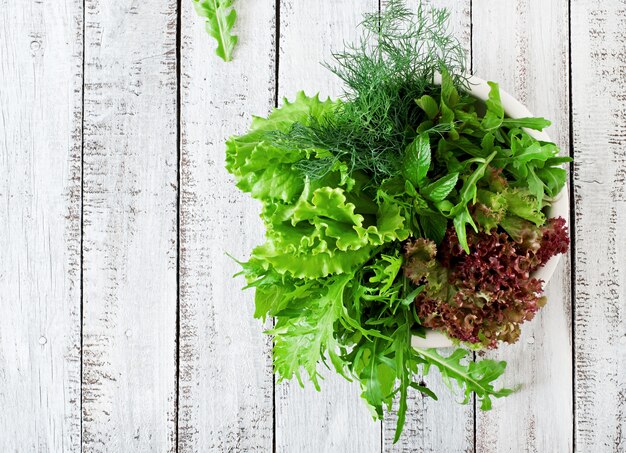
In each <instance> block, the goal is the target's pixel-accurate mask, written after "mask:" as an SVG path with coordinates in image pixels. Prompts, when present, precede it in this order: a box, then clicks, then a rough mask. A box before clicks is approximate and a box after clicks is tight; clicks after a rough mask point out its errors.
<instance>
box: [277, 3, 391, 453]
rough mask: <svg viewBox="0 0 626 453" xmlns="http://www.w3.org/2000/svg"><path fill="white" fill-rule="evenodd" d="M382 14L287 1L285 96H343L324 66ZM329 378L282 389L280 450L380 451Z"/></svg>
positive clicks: (369, 427) (373, 433) (362, 413)
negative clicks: (369, 18)
mask: <svg viewBox="0 0 626 453" xmlns="http://www.w3.org/2000/svg"><path fill="white" fill-rule="evenodd" d="M377 10H378V2H377V1H375V0H367V1H363V0H324V1H313V2H309V1H282V2H281V8H280V54H279V79H278V89H279V95H280V98H281V99H282V98H283V97H288V98H289V99H293V98H294V96H295V94H296V92H297V91H299V90H305V92H306V93H307V94H309V95H312V94H315V93H317V92H320V93H321V95H322V96H338V95H340V94H341V92H342V91H341V90H342V87H341V84H340V82H339V80H338V79H337V78H336V77H335V76H333V75H332V74H331V73H330V72H329V71H327V70H326V69H324V68H323V67H322V66H321V64H320V62H321V61H323V60H329V59H330V54H331V52H332V51H333V50H336V49H341V48H342V47H343V42H344V41H350V40H351V39H354V38H355V37H356V25H357V24H358V23H359V22H360V21H361V19H362V15H363V13H364V12H375V11H377ZM281 102H282V101H281ZM325 377H326V379H325V380H324V381H323V382H322V390H321V392H320V393H318V392H316V391H315V389H314V388H313V386H312V385H309V386H307V387H306V388H304V389H302V388H300V387H299V386H298V384H297V383H296V382H290V383H282V384H278V385H277V387H276V451H278V452H281V453H282V452H295V451H298V452H299V451H302V452H304V451H306V452H320V453H321V452H339V451H341V452H346V453H356V452H359V453H367V452H379V451H380V445H381V427H380V424H379V423H375V422H374V421H372V417H371V415H370V413H369V411H368V409H367V408H366V406H365V405H364V404H363V402H362V401H361V400H360V397H359V393H360V391H359V388H358V386H357V385H356V384H351V383H349V382H347V381H345V380H343V378H341V377H339V376H336V375H334V373H332V372H330V371H329V372H327V373H325Z"/></svg>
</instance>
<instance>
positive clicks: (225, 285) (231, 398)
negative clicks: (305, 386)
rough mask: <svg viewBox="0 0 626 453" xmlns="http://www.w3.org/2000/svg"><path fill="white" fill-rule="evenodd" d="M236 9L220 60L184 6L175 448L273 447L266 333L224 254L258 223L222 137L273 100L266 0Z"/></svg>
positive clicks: (241, 245)
mask: <svg viewBox="0 0 626 453" xmlns="http://www.w3.org/2000/svg"><path fill="white" fill-rule="evenodd" d="M239 13H240V14H239V17H238V19H237V33H238V34H239V39H240V45H239V46H238V47H237V50H236V54H235V59H234V61H232V62H230V63H224V62H223V61H221V60H219V59H218V58H217V57H216V56H215V55H214V54H213V51H212V48H213V46H214V42H213V40H211V39H210V38H209V37H208V36H207V34H206V32H205V30H204V26H203V24H202V22H201V21H200V20H198V19H197V18H196V15H195V12H194V11H193V9H192V4H191V2H185V3H184V9H183V20H182V49H181V59H182V61H181V63H182V66H181V82H182V91H181V144H182V146H181V158H182V159H181V211H180V394H179V400H180V410H179V417H180V418H179V431H178V432H179V451H180V452H197V451H215V452H225V451H258V452H266V451H271V450H272V442H273V432H272V430H273V418H272V417H273V406H274V401H273V398H274V396H273V377H272V362H271V344H270V338H269V337H268V336H266V335H263V334H262V330H263V326H262V323H261V322H260V321H259V320H256V319H254V318H253V317H252V315H253V313H254V302H253V299H254V293H253V291H250V290H248V291H246V292H242V291H241V287H242V286H243V285H244V284H245V282H244V281H243V279H242V278H238V279H236V280H233V279H232V276H233V274H235V273H236V272H237V271H238V265H237V264H236V263H235V262H234V261H233V260H232V259H231V258H229V257H228V256H227V255H226V253H227V252H228V253H230V254H231V255H232V256H234V257H236V258H238V259H245V258H247V256H248V254H249V253H250V250H251V249H252V247H254V246H255V245H258V244H260V243H261V242H262V241H263V227H262V223H261V221H260V219H259V217H258V215H259V206H258V204H257V203H256V202H254V201H253V200H251V199H250V197H249V196H248V194H243V193H241V191H239V190H238V189H237V188H236V187H235V185H234V181H233V180H232V178H231V177H230V175H228V173H227V172H226V170H225V168H224V157H225V146H224V142H225V141H226V139H227V138H228V136H229V135H231V134H235V133H243V132H244V131H245V130H246V129H247V128H248V127H249V125H250V121H251V115H252V114H256V115H266V114H267V113H268V112H269V110H270V109H271V108H272V107H273V106H274V96H275V64H274V61H275V54H276V43H275V39H276V34H275V31H274V30H273V29H272V27H275V2H274V0H263V1H256V2H249V3H246V4H245V5H242V7H241V8H239ZM268 24H269V27H268ZM250 68H253V70H249V69H250Z"/></svg>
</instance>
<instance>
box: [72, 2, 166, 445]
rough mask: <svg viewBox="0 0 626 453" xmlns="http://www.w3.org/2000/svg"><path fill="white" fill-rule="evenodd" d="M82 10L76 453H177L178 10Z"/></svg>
mask: <svg viewBox="0 0 626 453" xmlns="http://www.w3.org/2000/svg"><path fill="white" fill-rule="evenodd" d="M85 7H86V11H85V14H86V18H85V74H84V82H85V92H84V96H85V110H84V163H83V168H84V170H83V178H84V181H83V187H84V189H83V200H84V201H83V291H84V302H83V303H84V305H83V400H82V415H83V439H82V441H83V450H84V451H85V452H100V451H102V452H105V451H116V452H117V451H119V452H122V451H159V452H166V451H175V449H176V432H175V425H176V308H177V307H176V305H177V303H176V299H177V295H176V294H177V288H176V283H177V271H176V267H177V248H176V242H177V223H176V220H177V212H176V210H177V190H178V187H177V168H178V162H177V143H176V130H177V121H176V91H177V84H176V23H177V11H176V1H175V0H165V1H163V0H144V1H141V2H135V1H121V2H104V1H102V2H101V1H99V0H87V1H86V6H85ZM128 330H130V331H131V332H132V335H130V336H128V335H126V332H127V331H128Z"/></svg>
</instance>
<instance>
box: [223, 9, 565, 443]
mask: <svg viewBox="0 0 626 453" xmlns="http://www.w3.org/2000/svg"><path fill="white" fill-rule="evenodd" d="M446 20H447V13H446V12H445V11H442V10H432V11H425V10H423V9H421V8H419V9H418V10H417V11H416V12H411V11H410V10H408V9H407V8H406V7H405V6H404V5H403V3H402V2H400V1H398V0H392V1H391V2H390V3H389V5H388V7H387V8H386V11H385V13H383V14H382V16H379V15H371V16H368V17H366V19H365V21H364V22H363V26H364V27H365V30H366V32H365V34H364V38H363V41H362V42H361V43H360V44H359V45H356V46H353V47H349V48H348V49H347V50H346V51H345V52H342V53H339V54H336V55H335V57H336V62H337V66H335V67H332V70H333V71H334V72H335V74H337V75H338V76H339V77H340V78H341V79H342V80H343V81H344V83H345V85H346V93H345V96H344V97H343V100H341V101H333V100H330V99H327V100H321V99H320V98H319V97H318V96H313V97H309V96H306V95H305V94H304V93H302V92H300V93H298V94H297V96H296V98H295V100H294V101H292V102H290V101H287V100H285V101H284V103H283V105H282V106H281V107H280V108H277V109H275V110H274V111H273V112H271V113H270V114H269V115H268V116H267V118H260V117H255V118H254V120H253V122H252V125H251V127H250V130H249V131H248V132H247V133H245V134H243V135H239V136H234V137H232V138H231V139H229V140H228V142H227V150H226V168H227V170H228V171H229V172H230V173H231V174H232V175H233V176H234V178H235V181H236V184H237V187H239V188H240V189H241V190H242V191H244V192H247V193H249V194H250V195H251V196H252V197H254V198H255V199H257V200H259V201H260V203H261V206H262V209H261V218H262V219H263V222H264V224H265V229H266V235H265V242H264V243H263V244H261V245H259V246H257V247H256V248H255V249H253V250H252V253H251V256H250V259H249V260H248V261H247V262H244V263H240V264H241V266H242V271H241V274H242V275H244V276H245V278H246V280H247V288H253V289H254V290H255V317H257V318H261V319H265V318H267V317H273V318H274V326H273V328H272V329H271V330H269V331H268V333H269V334H271V335H272V336H273V341H274V349H273V357H274V367H275V372H276V373H277V375H278V377H279V379H280V380H282V379H292V378H296V379H297V380H298V381H299V382H300V383H301V384H304V381H305V380H306V379H308V380H310V381H311V382H312V383H313V385H314V386H315V387H316V388H318V389H319V388H320V383H321V380H322V373H323V369H324V368H326V369H330V370H334V371H335V372H336V373H338V374H340V375H341V376H343V377H345V378H346V379H348V380H351V381H355V382H357V383H358V384H359V385H360V387H361V391H362V397H363V399H364V400H365V401H366V403H367V404H368V406H369V407H370V408H371V409H372V413H373V415H374V416H375V417H376V418H382V417H383V415H384V412H385V409H387V410H391V409H396V410H397V413H398V423H397V428H396V437H395V440H396V441H397V440H398V438H399V436H400V434H401V432H402V427H403V425H404V420H405V417H406V412H407V400H408V394H409V392H411V391H419V392H422V393H423V394H424V395H427V396H429V397H431V398H434V399H437V396H436V395H435V394H434V393H433V392H432V390H431V389H430V388H428V386H427V385H425V384H423V383H422V381H419V380H417V379H416V376H418V375H419V376H421V377H424V376H426V375H427V374H428V373H429V371H430V370H431V369H432V368H436V369H437V370H438V371H439V373H440V375H441V376H442V378H443V380H444V382H445V383H446V384H447V385H448V386H449V387H450V388H451V389H453V390H455V391H456V390H460V392H461V393H462V395H463V401H464V402H468V401H470V399H471V395H472V394H474V395H475V396H476V399H477V401H478V402H479V403H480V407H481V408H482V409H485V410H487V409H489V408H490V407H491V404H492V399H493V398H500V397H503V396H506V395H509V394H510V393H511V392H512V391H513V390H512V389H506V388H498V386H497V384H496V381H497V379H498V378H499V377H500V376H501V375H502V373H503V372H504V370H505V366H506V364H505V363H504V362H498V361H493V360H478V361H472V360H470V359H469V357H467V354H468V353H467V351H466V350H464V349H457V350H456V351H454V352H452V353H451V354H447V355H443V354H441V353H440V352H438V351H436V350H433V349H416V348H413V347H412V346H411V338H412V337H413V336H416V335H417V336H423V335H424V334H425V329H426V328H432V329H437V330H440V331H442V332H444V333H446V334H447V335H448V336H449V337H450V338H452V339H453V340H455V341H456V343H458V344H459V345H463V346H468V347H474V348H476V347H489V348H494V347H497V346H498V345H499V344H501V343H503V342H513V341H515V340H516V339H517V337H518V336H519V332H520V325H521V324H522V323H523V322H524V321H526V320H530V319H531V318H532V317H533V316H534V314H535V313H536V312H537V311H538V310H539V308H540V307H541V306H543V304H544V303H545V298H543V297H542V296H541V290H542V282H540V281H538V280H535V279H533V278H531V272H532V270H534V269H536V268H537V267H539V266H541V265H542V264H543V263H545V262H546V261H547V260H548V259H549V258H550V257H551V256H553V255H555V254H557V253H564V252H565V251H567V247H568V238H567V232H566V229H565V222H564V221H563V220H562V219H550V220H547V219H546V216H545V214H544V212H543V209H544V208H545V207H546V206H548V205H549V204H550V202H551V200H552V199H553V197H554V196H556V195H557V194H558V192H559V191H560V190H561V188H562V186H563V184H564V183H565V173H564V171H563V169H562V168H560V165H561V164H562V163H563V162H565V161H566V159H564V158H561V157H558V156H557V153H558V149H557V147H556V146H555V145H554V144H552V143H546V142H539V141H537V140H535V139H533V138H532V137H531V136H530V135H529V134H528V133H527V132H526V131H525V129H524V128H536V129H541V128H544V127H546V126H547V125H548V124H549V123H548V122H547V121H546V120H544V119H542V118H522V119H517V120H512V119H509V118H507V117H506V116H505V115H504V109H503V107H502V104H501V102H500V96H499V89H498V86H497V84H493V83H492V84H491V92H490V95H489V100H488V101H487V103H486V105H479V103H478V101H477V100H476V99H473V98H472V97H471V96H469V95H468V94H467V92H466V85H465V78H464V76H463V74H464V69H463V63H462V62H463V61H464V55H463V53H462V50H461V46H459V44H458V42H457V41H456V40H454V38H452V37H451V36H450V35H449V34H448V32H447V28H446ZM435 73H440V74H442V83H441V85H435V84H434V83H433V77H434V74H435Z"/></svg>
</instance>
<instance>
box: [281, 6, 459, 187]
mask: <svg viewBox="0 0 626 453" xmlns="http://www.w3.org/2000/svg"><path fill="white" fill-rule="evenodd" d="M448 18H449V13H448V11H447V10H445V9H435V8H431V9H426V8H424V7H422V6H421V5H420V6H419V7H418V8H417V10H415V11H412V10H410V9H409V8H407V7H406V5H405V3H404V2H403V1H402V0H391V1H390V2H389V3H388V5H387V6H386V8H385V10H384V11H383V12H382V13H381V14H378V13H375V14H368V15H366V16H365V18H364V20H363V22H362V23H361V28H362V30H363V33H362V36H361V37H360V39H359V40H358V41H357V42H356V43H354V44H349V45H347V46H346V48H345V50H342V51H339V52H336V53H334V54H333V59H334V63H333V64H329V63H326V64H325V66H326V67H327V68H328V69H329V70H330V71H332V72H333V73H334V74H336V75H337V76H338V77H339V78H340V79H341V80H342V81H343V82H344V84H345V91H344V94H343V100H344V101H345V102H343V103H341V104H340V106H339V107H338V110H337V112H336V115H335V116H334V117H333V118H330V119H328V120H326V121H324V122H323V123H320V122H316V121H312V122H311V124H310V125H307V126H304V125H301V124H295V125H294V126H293V128H292V130H291V131H290V132H288V133H286V134H274V135H273V136H272V137H270V138H269V139H270V140H272V141H273V142H275V144H277V145H279V146H288V147H300V148H305V149H306V148H321V149H325V150H328V151H329V153H330V156H329V157H325V158H322V159H310V160H303V161H301V162H298V163H297V164H296V166H297V167H298V168H300V170H301V171H302V172H303V173H304V174H305V175H307V176H308V177H309V178H311V179H318V178H320V177H323V176H324V174H326V172H328V171H329V170H330V169H331V168H332V166H333V164H334V162H335V161H336V160H342V161H344V162H347V163H348V165H349V168H350V169H351V171H363V172H365V173H367V174H368V175H369V176H371V178H372V179H373V181H375V182H380V181H382V180H383V179H384V178H388V177H390V176H393V175H396V174H397V173H398V172H399V171H400V169H401V162H402V157H403V153H404V149H405V148H406V145H407V144H408V143H409V142H410V141H411V140H413V138H414V137H415V128H416V127H417V126H418V125H419V124H420V123H421V122H422V121H423V120H424V112H423V111H422V110H421V109H420V108H419V107H418V106H417V104H416V102H415V101H416V99H419V98H420V97H421V96H423V95H424V94H432V93H435V92H438V90H439V87H438V86H436V85H435V84H434V83H433V78H434V75H435V73H436V72H438V71H442V70H443V69H444V68H445V69H446V70H447V71H448V73H449V74H450V75H451V77H452V80H453V82H454V84H455V85H457V86H459V87H461V86H465V85H466V79H465V52H464V50H463V47H462V46H461V44H460V43H459V41H458V40H457V39H456V38H455V37H454V36H453V35H452V33H451V31H450V30H449V29H448Z"/></svg>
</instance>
